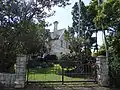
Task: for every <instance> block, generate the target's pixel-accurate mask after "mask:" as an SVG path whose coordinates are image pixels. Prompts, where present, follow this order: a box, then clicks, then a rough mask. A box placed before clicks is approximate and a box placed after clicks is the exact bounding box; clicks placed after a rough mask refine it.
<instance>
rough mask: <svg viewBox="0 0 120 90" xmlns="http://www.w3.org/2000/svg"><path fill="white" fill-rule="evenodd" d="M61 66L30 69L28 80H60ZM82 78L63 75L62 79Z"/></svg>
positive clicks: (75, 79)
mask: <svg viewBox="0 0 120 90" xmlns="http://www.w3.org/2000/svg"><path fill="white" fill-rule="evenodd" d="M65 70H66V69H65ZM71 70H72V69H71ZM61 73H62V68H61V66H60V65H59V64H56V65H54V67H49V68H35V69H30V71H29V76H28V80H31V81H33V80H35V81H62V75H61ZM80 80H82V78H81V79H80V78H72V77H68V76H64V81H80Z"/></svg>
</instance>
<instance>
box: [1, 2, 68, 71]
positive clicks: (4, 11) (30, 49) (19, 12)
mask: <svg viewBox="0 0 120 90" xmlns="http://www.w3.org/2000/svg"><path fill="white" fill-rule="evenodd" d="M68 2H69V0H62V1H61V0H30V1H26V0H1V1H0V56H1V60H0V71H1V72H2V71H4V72H10V71H12V69H13V66H14V63H15V60H16V55H17V54H23V53H24V54H28V53H29V54H30V53H36V50H37V49H38V47H39V48H41V47H40V46H41V45H42V46H44V44H45V42H44V43H43V42H42V41H44V40H45V39H46V37H45V35H46V34H48V31H45V24H43V26H39V25H37V24H36V23H38V24H41V23H42V22H43V21H44V19H45V18H46V17H49V16H51V15H53V14H54V13H46V12H45V9H46V8H47V9H48V10H50V9H51V7H53V6H55V5H59V6H60V7H63V6H66V5H68V4H69V3H68ZM34 29H35V30H34ZM38 31H39V32H40V37H39V35H38V33H37V32H38ZM41 37H42V38H41ZM43 39H44V40H43ZM25 44H26V45H25ZM37 44H38V45H37ZM35 46H36V47H35ZM43 48H44V49H45V47H43ZM43 51H46V50H43Z"/></svg>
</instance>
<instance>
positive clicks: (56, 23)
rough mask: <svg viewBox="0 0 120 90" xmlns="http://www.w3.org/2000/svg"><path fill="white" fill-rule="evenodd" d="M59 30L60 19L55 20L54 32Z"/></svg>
mask: <svg viewBox="0 0 120 90" xmlns="http://www.w3.org/2000/svg"><path fill="white" fill-rule="evenodd" d="M57 30H58V21H55V22H54V32H55V31H57Z"/></svg>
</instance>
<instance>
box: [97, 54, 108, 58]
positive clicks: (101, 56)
mask: <svg viewBox="0 0 120 90" xmlns="http://www.w3.org/2000/svg"><path fill="white" fill-rule="evenodd" d="M96 58H106V56H103V55H100V56H97V57H96Z"/></svg>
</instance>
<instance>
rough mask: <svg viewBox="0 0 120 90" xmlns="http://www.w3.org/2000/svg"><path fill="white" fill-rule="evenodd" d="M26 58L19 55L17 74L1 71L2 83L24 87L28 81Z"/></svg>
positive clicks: (0, 80)
mask: <svg viewBox="0 0 120 90" xmlns="http://www.w3.org/2000/svg"><path fill="white" fill-rule="evenodd" d="M26 60H27V58H26V56H24V55H20V56H18V57H17V61H16V65H15V74H9V73H0V83H2V84H4V85H5V86H7V87H15V88H24V86H25V82H26Z"/></svg>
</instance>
